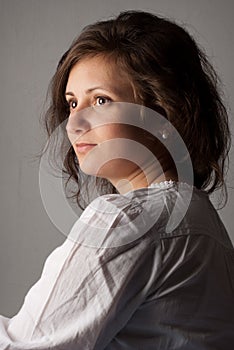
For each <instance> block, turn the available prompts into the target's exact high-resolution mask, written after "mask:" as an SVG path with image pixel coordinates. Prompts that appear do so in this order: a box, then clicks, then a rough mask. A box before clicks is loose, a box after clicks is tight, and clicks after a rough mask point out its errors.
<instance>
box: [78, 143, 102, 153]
mask: <svg viewBox="0 0 234 350" xmlns="http://www.w3.org/2000/svg"><path fill="white" fill-rule="evenodd" d="M95 146H97V144H96V143H84V142H81V143H76V149H77V151H78V152H79V153H85V152H87V151H89V150H90V149H92V148H93V147H95Z"/></svg>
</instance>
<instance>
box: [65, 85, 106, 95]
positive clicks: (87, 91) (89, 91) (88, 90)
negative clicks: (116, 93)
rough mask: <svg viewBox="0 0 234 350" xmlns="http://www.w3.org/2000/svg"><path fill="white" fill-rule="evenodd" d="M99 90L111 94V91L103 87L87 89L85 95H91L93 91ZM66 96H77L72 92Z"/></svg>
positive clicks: (68, 92)
mask: <svg viewBox="0 0 234 350" xmlns="http://www.w3.org/2000/svg"><path fill="white" fill-rule="evenodd" d="M98 89H101V90H105V91H108V92H110V91H109V90H107V89H105V88H104V87H103V86H95V87H93V88H90V89H87V90H86V91H85V93H86V94H89V93H91V92H92V91H94V90H98ZM65 95H69V96H75V95H74V93H73V92H72V91H67V92H66V93H65Z"/></svg>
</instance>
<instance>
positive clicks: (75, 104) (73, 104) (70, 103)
mask: <svg viewBox="0 0 234 350" xmlns="http://www.w3.org/2000/svg"><path fill="white" fill-rule="evenodd" d="M77 104H78V103H77V101H76V100H70V101H68V105H69V108H70V109H71V110H72V109H75V108H76V107H77Z"/></svg>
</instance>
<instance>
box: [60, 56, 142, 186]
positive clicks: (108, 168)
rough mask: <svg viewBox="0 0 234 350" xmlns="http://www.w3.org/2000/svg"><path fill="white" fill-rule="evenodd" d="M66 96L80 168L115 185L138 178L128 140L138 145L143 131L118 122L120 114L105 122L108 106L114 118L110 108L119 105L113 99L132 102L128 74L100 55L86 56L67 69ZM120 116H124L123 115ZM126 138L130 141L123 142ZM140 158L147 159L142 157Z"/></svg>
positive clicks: (70, 136) (68, 125)
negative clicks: (114, 118) (68, 73)
mask: <svg viewBox="0 0 234 350" xmlns="http://www.w3.org/2000/svg"><path fill="white" fill-rule="evenodd" d="M66 99H67V102H68V104H69V106H70V116H69V118H68V122H67V126H66V129H67V133H68V137H69V139H70V141H71V143H72V146H73V148H74V151H75V153H76V155H77V158H78V161H79V164H80V168H81V170H82V171H83V172H84V173H86V174H89V175H94V176H99V177H103V178H106V179H108V180H109V181H111V182H112V184H113V185H114V186H115V187H118V186H117V183H119V182H121V181H123V180H127V181H131V179H133V178H134V176H138V177H139V174H140V173H141V169H140V168H139V164H137V162H136V161H135V160H134V159H132V158H134V153H136V149H135V150H134V146H133V147H132V144H131V140H134V141H136V142H137V143H138V144H139V143H140V142H141V140H142V132H141V131H139V130H138V129H137V128H136V127H134V126H132V125H128V124H121V118H119V116H118V117H117V118H116V122H114V124H113V118H112V123H108V108H110V109H109V111H111V115H112V117H113V110H114V109H113V108H112V107H113V106H117V105H118V104H114V103H113V102H128V103H135V98H134V91H133V87H132V84H131V82H130V80H129V78H128V76H127V74H125V73H124V72H123V71H121V70H120V69H119V67H117V66H116V65H115V64H114V63H111V62H110V60H109V61H108V60H107V59H105V58H104V57H102V56H95V57H91V58H85V59H83V60H81V61H79V62H78V63H77V64H76V65H75V66H74V67H73V68H72V70H71V72H70V75H69V78H68V82H67V86H66ZM126 105H129V104H126ZM91 107H94V108H91ZM94 112H95V113H94ZM122 114H124V113H122ZM116 115H118V113H116ZM106 116H107V118H106V119H105V117H106ZM122 117H123V118H125V115H123V116H122ZM99 118H100V119H99ZM97 119H99V120H100V122H101V123H102V122H103V120H104V124H103V125H98V124H99V120H97ZM117 139H118V140H117ZM120 139H121V140H123V142H121V140H120ZM126 140H128V141H129V143H127V144H126ZM107 141H110V142H109V143H108V142H107ZM124 141H125V143H124ZM128 145H129V147H128ZM129 149H131V152H129ZM117 150H118V151H119V153H118V152H117V153H118V154H120V155H119V156H118V155H117V153H116V151H117ZM127 151H128V154H127ZM125 154H126V156H125ZM142 159H145V160H147V159H146V157H145V156H144V157H143V158H142Z"/></svg>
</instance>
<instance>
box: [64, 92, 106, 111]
mask: <svg viewBox="0 0 234 350" xmlns="http://www.w3.org/2000/svg"><path fill="white" fill-rule="evenodd" d="M98 99H104V100H105V101H106V102H107V103H109V102H112V100H111V99H110V98H109V97H106V96H101V95H99V96H96V97H95V98H94V100H95V101H97V100H98ZM74 102H75V103H76V106H75V107H72V104H73V103H74ZM104 104H106V103H104ZM67 105H68V108H69V109H70V110H72V109H75V108H76V107H77V100H76V99H70V100H68V101H67ZM95 105H96V104H95ZM99 106H102V105H99Z"/></svg>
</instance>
